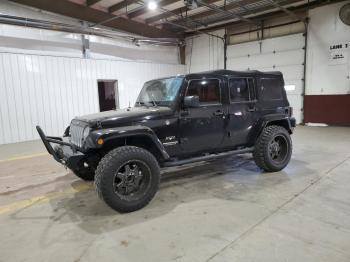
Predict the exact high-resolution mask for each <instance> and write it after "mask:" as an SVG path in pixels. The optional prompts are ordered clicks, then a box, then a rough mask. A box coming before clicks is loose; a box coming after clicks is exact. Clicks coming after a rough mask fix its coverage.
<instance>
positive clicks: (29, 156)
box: [0, 153, 48, 163]
mask: <svg viewBox="0 0 350 262" xmlns="http://www.w3.org/2000/svg"><path fill="white" fill-rule="evenodd" d="M46 155H48V153H38V154H31V155H25V156H17V157H11V158H7V159H0V163H4V162H9V161H15V160H22V159H29V158H33V157H38V156H46Z"/></svg>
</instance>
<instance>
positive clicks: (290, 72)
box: [275, 65, 304, 80]
mask: <svg viewBox="0 0 350 262" xmlns="http://www.w3.org/2000/svg"><path fill="white" fill-rule="evenodd" d="M275 70H277V71H281V72H282V74H283V76H284V80H296V79H298V80H302V79H303V74H304V66H303V65H298V66H277V67H276V68H275Z"/></svg>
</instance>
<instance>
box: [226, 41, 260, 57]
mask: <svg viewBox="0 0 350 262" xmlns="http://www.w3.org/2000/svg"><path fill="white" fill-rule="evenodd" d="M254 54H260V45H259V43H258V42H249V43H243V44H238V45H231V46H228V47H227V58H234V57H242V56H248V55H254Z"/></svg>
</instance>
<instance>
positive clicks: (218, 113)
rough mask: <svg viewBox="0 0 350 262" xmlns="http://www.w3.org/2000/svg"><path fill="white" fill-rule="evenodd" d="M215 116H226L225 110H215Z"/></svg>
mask: <svg viewBox="0 0 350 262" xmlns="http://www.w3.org/2000/svg"><path fill="white" fill-rule="evenodd" d="M214 116H224V112H222V111H221V110H218V111H215V112H214Z"/></svg>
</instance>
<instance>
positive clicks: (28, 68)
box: [0, 53, 185, 144]
mask: <svg viewBox="0 0 350 262" xmlns="http://www.w3.org/2000/svg"><path fill="white" fill-rule="evenodd" d="M184 71H185V67H184V66H183V65H173V64H156V63H142V62H129V61H118V60H96V59H82V58H72V57H58V56H47V55H32V54H20V53H0V144H5V143H14V142H19V141H27V140H33V139H37V138H38V136H37V134H36V131H35V125H36V124H39V125H41V126H42V127H43V129H44V130H45V132H46V133H47V134H51V135H61V134H62V133H63V131H64V128H65V127H66V126H67V125H68V124H69V122H70V120H71V119H72V118H73V117H75V116H77V115H83V114H88V113H94V112H98V111H99V105H98V89H97V80H98V79H116V80H118V89H119V101H120V107H127V106H128V104H129V102H130V103H131V105H133V104H134V102H135V100H136V98H137V95H138V92H139V90H140V89H141V87H142V84H143V83H144V82H145V81H147V80H149V79H152V78H158V77H163V76H170V75H174V74H178V73H179V74H182V73H184Z"/></svg>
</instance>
